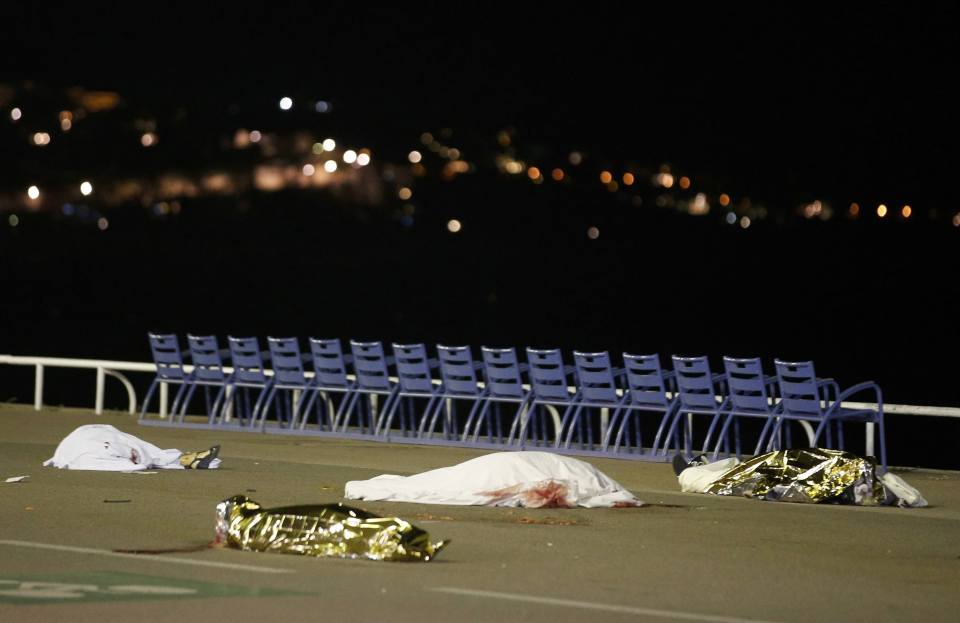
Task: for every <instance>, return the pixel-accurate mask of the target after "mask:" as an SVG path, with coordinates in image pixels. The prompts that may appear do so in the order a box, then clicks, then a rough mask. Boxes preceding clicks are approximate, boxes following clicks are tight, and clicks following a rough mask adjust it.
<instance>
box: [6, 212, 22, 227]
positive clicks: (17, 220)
mask: <svg viewBox="0 0 960 623" xmlns="http://www.w3.org/2000/svg"><path fill="white" fill-rule="evenodd" d="M7 222H8V223H10V227H16V226H17V225H19V224H20V217H19V216H17V215H16V214H11V215H10V216H8V217H7Z"/></svg>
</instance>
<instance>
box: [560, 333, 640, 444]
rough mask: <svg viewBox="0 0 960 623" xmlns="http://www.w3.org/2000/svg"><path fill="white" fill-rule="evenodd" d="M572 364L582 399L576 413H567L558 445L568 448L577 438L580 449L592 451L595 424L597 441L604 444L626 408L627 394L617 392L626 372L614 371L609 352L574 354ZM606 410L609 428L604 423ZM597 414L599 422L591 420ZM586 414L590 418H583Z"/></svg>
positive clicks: (575, 410)
mask: <svg viewBox="0 0 960 623" xmlns="http://www.w3.org/2000/svg"><path fill="white" fill-rule="evenodd" d="M573 361H574V365H575V366H576V371H577V385H578V391H579V395H580V399H579V400H578V401H577V402H576V404H575V406H574V408H573V410H572V411H569V410H568V411H567V413H566V415H565V416H564V418H563V421H562V422H561V426H560V434H559V435H558V436H557V443H556V446H557V447H558V448H560V447H563V448H566V449H569V448H570V443H571V442H572V441H573V437H574V435H577V439H578V442H579V444H580V447H581V448H586V449H590V450H592V449H593V428H594V424H598V435H597V439H598V440H600V441H601V444H602V443H603V442H604V441H605V440H607V439H608V438H609V426H610V424H611V423H615V422H616V421H617V419H618V418H619V417H620V414H621V412H622V411H623V409H624V403H625V402H626V400H627V393H626V392H622V391H621V392H618V391H617V389H618V387H617V379H618V378H622V377H623V370H622V369H620V370H614V369H613V366H611V365H610V355H609V354H608V353H607V352H599V353H584V352H579V351H574V352H573ZM603 410H607V423H606V425H605V424H604V421H603V416H602V413H603ZM611 410H612V414H611V413H610V411H611ZM595 411H600V413H601V416H600V418H598V419H596V422H595V421H594V418H592V417H590V416H591V414H592V413H593V412H595ZM584 415H586V416H587V417H583V416H584Z"/></svg>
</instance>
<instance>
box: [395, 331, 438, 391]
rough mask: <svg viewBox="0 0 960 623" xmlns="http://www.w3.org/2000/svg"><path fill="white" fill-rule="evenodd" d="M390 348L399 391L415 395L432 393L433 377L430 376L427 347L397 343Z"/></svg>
mask: <svg viewBox="0 0 960 623" xmlns="http://www.w3.org/2000/svg"><path fill="white" fill-rule="evenodd" d="M391 346H392V347H393V358H394V360H395V361H396V366H397V378H398V379H399V383H400V390H401V391H404V392H417V393H430V392H432V391H433V377H431V376H430V362H429V360H428V357H427V347H426V346H424V345H423V344H397V343H393V344H392V345H391Z"/></svg>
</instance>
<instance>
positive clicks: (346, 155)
mask: <svg viewBox="0 0 960 623" xmlns="http://www.w3.org/2000/svg"><path fill="white" fill-rule="evenodd" d="M343 161H344V162H345V163H347V164H353V163H354V162H356V161H357V152H355V151H353V150H352V149H348V150H347V151H345V152H343Z"/></svg>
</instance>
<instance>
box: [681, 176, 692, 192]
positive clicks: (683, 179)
mask: <svg viewBox="0 0 960 623" xmlns="http://www.w3.org/2000/svg"><path fill="white" fill-rule="evenodd" d="M680 188H682V189H684V190H686V189H688V188H690V178H689V177H687V176H686V175H684V176H683V177H681V178H680Z"/></svg>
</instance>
